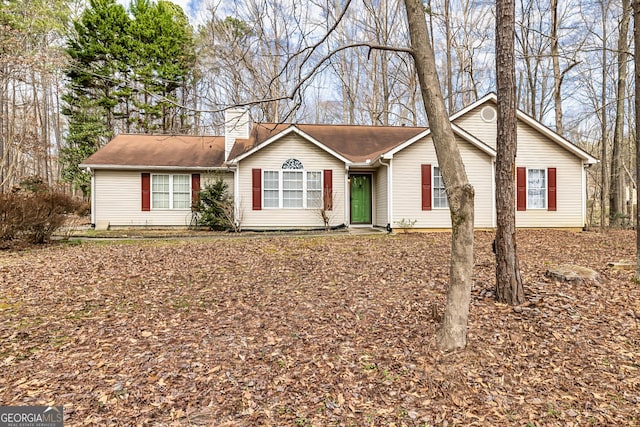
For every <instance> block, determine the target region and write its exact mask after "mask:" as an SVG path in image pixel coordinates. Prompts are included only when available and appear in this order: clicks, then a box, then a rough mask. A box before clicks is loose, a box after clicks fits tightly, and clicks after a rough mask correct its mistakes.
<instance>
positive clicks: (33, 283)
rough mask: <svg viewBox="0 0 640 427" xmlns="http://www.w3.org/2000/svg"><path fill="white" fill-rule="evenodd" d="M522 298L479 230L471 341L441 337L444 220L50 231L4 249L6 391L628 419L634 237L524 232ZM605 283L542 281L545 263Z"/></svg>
mask: <svg viewBox="0 0 640 427" xmlns="http://www.w3.org/2000/svg"><path fill="white" fill-rule="evenodd" d="M518 236H519V237H518V245H519V255H520V263H521V269H522V274H523V278H524V280H525V282H526V285H525V290H526V293H527V296H528V298H529V302H528V303H527V304H526V305H525V306H523V307H518V308H516V309H514V308H513V307H509V306H502V305H498V304H496V303H495V302H494V301H493V298H492V297H491V292H490V290H491V288H492V287H493V282H494V274H495V271H494V267H493V265H494V261H493V254H492V253H491V240H492V238H493V235H492V234H491V233H486V232H479V233H477V235H476V258H477V262H476V269H475V285H474V291H473V301H472V307H471V322H470V330H469V346H468V348H467V349H466V350H464V351H461V352H457V353H453V354H442V353H440V352H438V351H437V350H436V349H435V347H434V340H433V336H434V332H435V330H436V327H437V323H436V322H435V321H434V319H433V313H434V310H433V307H434V305H435V307H437V308H438V311H439V312H442V306H443V304H444V301H445V292H446V284H447V271H448V252H449V238H450V236H449V234H446V233H438V234H410V235H398V236H369V237H366V236H344V235H341V236H324V237H251V238H237V239H224V238H217V239H210V240H186V241H144V242H119V243H113V242H112V243H106V244H105V243H83V244H82V245H77V246H72V245H66V246H65V245H60V246H53V247H48V248H45V249H41V250H31V251H24V252H17V253H16V252H14V253H0V339H1V342H0V369H1V372H2V375H1V376H0V403H2V404H3V405H35V404H51V403H55V404H57V405H64V407H65V412H66V422H65V425H69V426H79V425H169V426H172V425H175V426H186V425H227V426H258V425H265V426H282V425H292V426H324V425H337V426H350V425H354V426H365V425H366V426H383V425H384V426H419V425H449V426H451V425H483V426H484V425H504V426H511V425H520V426H524V425H529V426H534V425H535V426H543V425H562V426H565V425H581V426H582V425H636V424H638V423H640V375H639V372H638V370H639V368H640V364H639V363H640V357H639V356H640V350H639V345H640V334H639V332H638V322H639V321H640V299H639V293H640V288H639V286H638V285H636V284H635V283H633V282H632V276H633V272H629V271H612V270H609V269H607V268H606V264H607V262H609V261H617V260H620V259H634V257H635V247H634V245H635V234H634V233H633V232H611V233H597V232H587V233H572V232H565V231H520V232H519V234H518ZM559 263H571V264H579V265H583V266H585V267H590V268H593V269H595V270H597V271H598V272H599V273H600V274H601V275H602V277H603V278H604V279H605V281H604V283H603V284H583V285H576V284H564V283H557V282H553V281H549V280H548V279H545V277H544V273H545V271H546V269H547V268H548V266H549V265H551V264H559Z"/></svg>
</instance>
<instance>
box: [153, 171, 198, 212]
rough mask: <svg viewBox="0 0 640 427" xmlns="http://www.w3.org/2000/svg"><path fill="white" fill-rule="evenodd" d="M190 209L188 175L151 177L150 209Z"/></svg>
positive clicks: (156, 175)
mask: <svg viewBox="0 0 640 427" xmlns="http://www.w3.org/2000/svg"><path fill="white" fill-rule="evenodd" d="M190 207H191V176H190V175H169V174H153V175H151V208H152V209H189V208H190Z"/></svg>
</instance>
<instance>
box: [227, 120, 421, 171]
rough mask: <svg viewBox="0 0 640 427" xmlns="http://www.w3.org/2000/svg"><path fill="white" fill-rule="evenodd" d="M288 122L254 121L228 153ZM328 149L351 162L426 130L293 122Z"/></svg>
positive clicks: (243, 149) (233, 154)
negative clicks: (248, 133) (257, 122)
mask: <svg viewBox="0 0 640 427" xmlns="http://www.w3.org/2000/svg"><path fill="white" fill-rule="evenodd" d="M291 126H294V125H292V124H274V123H260V124H255V125H254V126H253V129H252V130H251V135H250V136H249V139H245V140H237V141H236V144H235V146H234V147H233V150H232V151H231V154H230V156H229V158H230V159H233V158H235V157H237V156H239V155H241V154H243V153H245V152H247V151H249V150H251V149H252V148H254V147H256V146H258V145H260V144H262V143H263V142H265V141H266V140H268V139H269V138H271V137H273V136H274V135H276V134H278V133H280V132H283V131H285V130H287V129H288V128H289V127H291ZM295 126H296V127H297V128H298V129H300V130H301V131H302V132H304V133H306V134H308V135H309V136H311V137H312V138H314V139H315V140H317V141H319V142H320V143H322V144H323V145H325V146H326V147H328V148H329V149H331V150H333V151H335V152H337V153H339V154H341V155H342V156H344V157H346V158H347V159H349V160H351V161H352V162H364V161H366V160H367V159H369V160H374V159H375V158H376V157H378V156H379V155H380V154H382V153H385V152H387V151H389V150H391V149H392V148H394V147H396V146H398V145H400V144H402V143H403V142H405V141H407V140H409V139H411V138H413V137H414V136H416V135H418V134H419V133H421V132H423V131H425V130H426V128H424V127H408V126H407V127H405V126H402V127H396V126H352V125H308V124H297V125H295Z"/></svg>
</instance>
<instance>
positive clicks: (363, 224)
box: [348, 171, 373, 226]
mask: <svg viewBox="0 0 640 427" xmlns="http://www.w3.org/2000/svg"><path fill="white" fill-rule="evenodd" d="M352 176H368V177H369V183H370V186H369V215H370V217H371V218H370V219H371V220H370V221H369V222H353V220H352V215H353V209H352V203H353V201H352V197H351V185H352V184H351V177H352ZM348 177H349V225H350V226H371V225H373V172H371V171H362V172H350V173H349V176H348Z"/></svg>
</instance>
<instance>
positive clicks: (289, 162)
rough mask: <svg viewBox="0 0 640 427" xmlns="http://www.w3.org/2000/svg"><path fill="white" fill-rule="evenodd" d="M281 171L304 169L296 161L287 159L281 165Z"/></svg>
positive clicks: (300, 163)
mask: <svg viewBox="0 0 640 427" xmlns="http://www.w3.org/2000/svg"><path fill="white" fill-rule="evenodd" d="M282 169H304V166H302V162H301V161H300V160H298V159H289V160H287V161H286V162H284V163H283V164H282Z"/></svg>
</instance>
